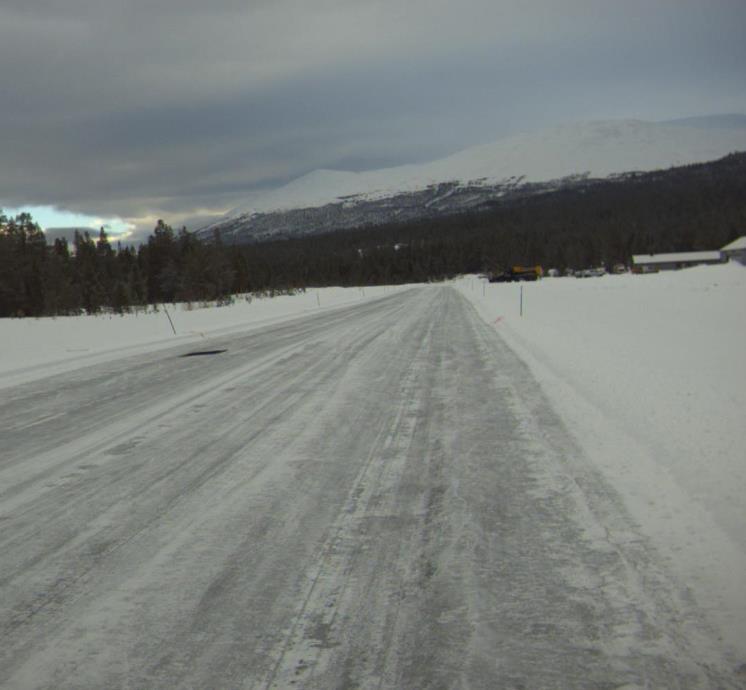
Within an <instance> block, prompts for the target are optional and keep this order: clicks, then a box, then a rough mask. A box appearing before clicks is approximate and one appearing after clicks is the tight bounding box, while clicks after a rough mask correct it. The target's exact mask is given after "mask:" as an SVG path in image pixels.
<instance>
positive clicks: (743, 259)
mask: <svg viewBox="0 0 746 690" xmlns="http://www.w3.org/2000/svg"><path fill="white" fill-rule="evenodd" d="M720 251H721V252H722V253H723V256H724V257H725V258H726V259H734V260H735V261H738V262H739V263H742V264H744V265H746V235H742V236H741V237H739V238H738V239H737V240H733V241H732V242H731V243H730V244H726V245H725V246H724V247H723V248H722V249H721V250H720Z"/></svg>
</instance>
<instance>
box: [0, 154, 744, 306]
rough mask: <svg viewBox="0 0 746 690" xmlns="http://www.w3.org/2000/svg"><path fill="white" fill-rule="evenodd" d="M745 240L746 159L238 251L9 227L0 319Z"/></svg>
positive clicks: (1, 246)
mask: <svg viewBox="0 0 746 690" xmlns="http://www.w3.org/2000/svg"><path fill="white" fill-rule="evenodd" d="M743 234H746V154H734V155H731V156H728V157H726V158H724V159H722V160H720V161H716V162H713V163H706V164H701V165H692V166H686V167H682V168H674V169H671V170H668V171H663V172H655V173H645V174H635V175H627V176H624V177H623V178H620V179H617V180H614V181H603V182H598V181H596V182H588V183H586V184H583V185H580V186H574V187H571V188H565V189H559V190H557V191H554V192H546V193H542V194H540V195H535V196H529V197H523V198H513V199H512V200H507V201H504V202H501V203H499V204H495V205H494V207H492V208H489V209H486V210H484V211H482V212H480V213H471V214H465V215H454V216H449V217H445V218H438V219H430V220H422V221H418V222H412V223H406V224H399V225H387V226H380V227H375V228H366V229H356V230H349V231H343V232H335V233H331V234H327V235H313V236H306V237H303V238H299V239H288V240H282V241H274V242H266V243H258V244H252V245H232V244H228V243H224V242H223V241H221V238H220V236H219V235H217V234H216V235H215V236H214V237H213V239H212V241H210V242H205V241H201V240H199V239H198V238H197V237H195V235H193V234H191V233H189V232H187V231H186V230H183V229H182V230H180V231H178V232H176V231H174V230H173V229H172V228H171V227H169V226H168V225H166V224H165V223H163V222H162V221H159V222H158V225H157V226H156V228H155V230H154V232H153V234H152V235H151V236H150V237H149V238H148V240H147V242H145V243H143V244H142V245H140V246H139V247H137V248H135V247H128V246H125V247H122V246H117V247H112V246H111V243H110V242H109V239H108V237H107V235H106V233H105V232H104V231H103V230H101V231H100V233H99V234H98V236H97V237H95V239H94V238H93V237H91V236H90V235H89V234H88V233H83V234H80V233H76V235H75V238H74V240H73V243H72V246H68V243H67V242H66V241H65V240H64V239H57V240H55V242H54V244H53V245H52V246H48V245H47V244H46V241H45V237H44V234H43V233H42V231H41V230H40V229H39V227H38V226H37V225H36V224H35V223H34V221H33V219H32V218H31V217H30V216H29V215H28V214H21V215H19V216H17V217H15V218H12V219H11V218H6V217H5V216H3V215H2V213H0V316H2V317H8V316H41V315H62V314H79V313H83V312H86V313H97V312H99V311H102V310H113V311H115V312H124V311H127V310H129V309H130V308H131V307H134V306H140V305H148V304H157V303H163V302H175V301H184V302H190V301H191V302H193V301H206V300H225V299H228V298H229V297H230V296H231V295H233V294H238V293H247V292H258V291H273V292H275V291H285V290H295V289H304V288H306V287H312V286H325V285H342V286H354V285H373V284H396V283H407V282H425V281H435V280H443V279H446V278H449V277H453V276H455V275H458V274H461V273H477V272H489V271H499V270H502V269H503V268H506V267H508V266H511V265H513V264H529V265H532V264H541V265H543V266H544V267H545V268H549V267H554V268H558V269H565V268H585V267H589V266H597V265H599V264H606V265H611V264H614V263H628V262H629V259H630V256H631V255H632V254H637V253H655V252H668V251H693V250H708V249H717V248H719V247H721V246H723V245H724V244H726V243H727V242H729V241H731V240H732V239H735V238H736V237H738V236H740V235H743Z"/></svg>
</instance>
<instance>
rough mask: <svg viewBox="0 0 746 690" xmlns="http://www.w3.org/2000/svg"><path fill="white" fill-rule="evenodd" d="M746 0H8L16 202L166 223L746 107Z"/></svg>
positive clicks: (5, 40) (6, 120)
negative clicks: (314, 180)
mask: <svg viewBox="0 0 746 690" xmlns="http://www.w3.org/2000/svg"><path fill="white" fill-rule="evenodd" d="M744 36H746V2H745V1H744V0H459V2H455V1H454V0H406V1H403V0H344V1H342V0H242V1H241V2H239V1H238V0H211V1H210V2H208V1H207V0H199V1H198V0H64V1H60V0H0V98H2V105H1V106H0V137H1V138H0V141H1V142H2V146H1V147H0V149H1V152H2V159H0V207H4V208H9V207H19V206H28V205H53V206H57V207H59V208H63V209H67V210H70V211H74V212H76V213H79V214H87V215H88V216H96V217H98V218H109V217H114V216H116V217H121V218H123V219H126V220H127V221H129V222H131V223H133V224H135V225H137V226H138V227H140V228H148V229H152V226H153V223H154V221H155V219H157V218H164V219H165V220H166V221H167V222H170V223H172V224H173V225H180V224H181V223H183V222H186V221H187V220H188V219H190V218H193V217H194V216H204V215H207V214H210V213H220V212H223V211H226V210H228V209H229V208H231V207H233V206H234V205H236V204H237V203H239V202H240V200H241V197H242V196H243V195H244V194H245V193H246V192H247V191H248V190H250V189H251V188H254V187H257V186H267V185H275V184H278V183H280V182H284V181H287V180H289V179H291V178H293V177H297V176H299V175H301V174H303V173H306V172H308V171H310V170H313V169H315V168H322V167H323V168H338V169H347V170H363V169H368V168H378V167H383V166H389V165H398V164H401V163H405V162H420V161H425V160H430V159H434V158H438V157H441V156H443V155H446V154H448V153H452V152H454V151H457V150H460V149H463V148H465V147H467V146H469V145H472V144H477V143H483V142H489V141H493V140H495V139H497V138H499V137H501V136H505V135H507V134H511V133H514V132H518V131H527V130H533V129H537V128H540V127H544V126H551V125H554V124H559V123H562V122H567V121H574V120H587V119H599V118H613V117H634V118H641V119H649V120H661V119H669V118H676V117H685V116H690V115H701V114H711V113H730V112H742V113H744V112H746V40H745V39H744Z"/></svg>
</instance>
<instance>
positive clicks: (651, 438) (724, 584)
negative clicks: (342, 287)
mask: <svg viewBox="0 0 746 690" xmlns="http://www.w3.org/2000/svg"><path fill="white" fill-rule="evenodd" d="M457 286H458V288H459V289H460V290H461V292H462V293H463V294H464V295H465V296H466V297H468V298H469V299H470V300H471V301H472V302H473V303H474V305H475V306H476V307H477V309H478V310H479V312H480V313H481V314H482V316H483V317H484V318H485V319H486V320H487V321H488V322H490V323H492V324H493V326H494V328H495V329H497V331H498V332H499V333H500V334H501V335H502V336H503V338H504V339H505V340H506V341H507V342H508V344H509V345H510V346H511V347H512V348H513V349H514V350H515V351H516V352H517V353H518V354H519V356H520V357H521V358H522V359H523V360H524V361H525V362H526V363H527V364H528V365H529V367H530V368H531V371H532V373H533V374H534V375H535V376H536V377H537V379H538V380H539V382H540V384H541V386H542V388H543V389H544V391H545V392H546V393H547V394H548V396H549V398H550V400H551V402H552V403H553V404H554V406H555V408H556V409H557V411H558V412H559V413H560V415H561V417H562V419H563V421H564V422H565V424H566V425H567V426H568V428H569V430H570V431H571V432H572V434H573V435H574V436H575V437H576V438H577V439H578V441H579V442H580V444H581V446H582V447H583V448H584V450H586V452H587V453H588V455H589V457H592V458H596V459H597V460H598V462H599V463H600V464H601V469H602V470H603V472H604V474H605V475H606V477H607V478H608V479H609V480H610V481H611V483H612V485H613V486H614V487H615V488H616V489H617V490H618V491H619V493H620V494H621V496H622V498H623V499H624V501H625V503H626V504H627V506H628V508H629V509H630V510H631V512H632V514H633V516H634V517H635V518H636V520H637V521H638V522H639V523H640V525H641V526H642V528H643V531H644V533H646V534H647V535H648V536H649V537H650V538H651V539H652V540H653V542H654V543H655V545H656V546H657V547H658V548H659V550H660V551H661V552H662V553H663V554H664V555H666V556H667V557H668V558H669V559H670V561H671V563H672V565H673V567H674V568H675V570H676V571H677V572H679V573H680V574H681V576H682V579H683V580H684V581H685V583H686V584H687V586H689V587H690V588H691V591H692V593H693V594H694V595H695V597H696V599H697V600H698V601H699V603H700V604H701V605H702V606H704V607H705V608H706V609H707V610H708V611H709V612H710V614H711V616H712V618H713V621H714V622H715V623H716V625H717V626H718V627H719V628H720V629H721V630H722V634H723V636H724V638H725V639H726V640H727V641H728V642H729V643H730V644H732V645H733V646H735V647H737V648H740V650H741V651H742V652H743V651H744V650H746V596H744V592H745V591H746V498H745V497H746V424H745V423H744V422H746V414H745V413H746V365H745V364H744V343H746V267H744V266H741V265H740V264H737V263H733V262H731V263H730V264H727V265H723V266H702V267H697V268H690V269H687V270H682V271H677V272H665V273H659V274H653V275H621V276H617V275H608V276H604V277H601V278H588V279H577V278H555V279H545V280H543V281H540V282H537V283H524V284H523V288H522V290H523V310H524V313H523V317H521V316H520V315H519V310H520V290H521V287H520V285H519V284H489V283H486V281H484V280H480V279H478V278H473V277H466V278H463V279H462V280H460V281H459V282H458V283H457Z"/></svg>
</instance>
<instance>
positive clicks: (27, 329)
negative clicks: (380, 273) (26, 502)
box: [0, 287, 396, 388]
mask: <svg viewBox="0 0 746 690" xmlns="http://www.w3.org/2000/svg"><path fill="white" fill-rule="evenodd" d="M394 289H396V288H392V287H388V288H387V287H366V288H364V289H360V288H321V289H313V290H308V291H307V292H305V293H299V294H297V295H279V296H275V297H272V298H269V297H264V298H256V297H254V298H251V299H250V301H249V300H247V299H245V298H237V299H236V301H235V303H234V304H232V305H230V306H223V307H215V306H211V307H207V308H200V307H199V305H196V304H195V305H192V306H187V305H184V304H177V305H165V308H164V307H163V306H161V307H159V310H158V311H157V312H153V311H152V310H151V311H150V312H148V313H143V312H141V313H138V314H126V315H123V316H117V315H111V314H107V315H99V316H66V317H58V318H40V319H0V343H2V347H1V348H0V388H3V387H6V386H9V385H15V384H17V383H22V382H23V381H29V380H32V379H36V378H41V377H43V376H49V375H52V374H55V373H59V372H62V371H67V370H70V369H74V368H76V367H81V366H85V365H87V364H90V363H93V362H101V361H108V360H111V359H114V358H117V357H121V356H124V355H129V354H136V353H137V352H144V351H148V350H154V349H159V348H166V347H172V346H174V345H179V344H187V343H190V342H200V341H202V340H204V339H205V338H207V337H209V336H213V335H220V334H224V333H229V332H231V331H244V330H247V329H250V328H252V327H259V326H263V325H266V324H268V323H274V322H279V321H283V320H287V319H291V318H294V317H297V316H302V315H304V314H309V313H312V312H315V311H319V310H320V309H332V308H335V307H339V306H343V305H349V304H352V303H354V302H359V301H361V300H367V299H374V298H377V297H382V296H384V295H385V294H388V293H390V292H391V291H392V290H394ZM169 317H170V319H171V322H173V326H174V328H173V329H172V327H171V322H170V321H169ZM174 329H175V330H176V333H174Z"/></svg>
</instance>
